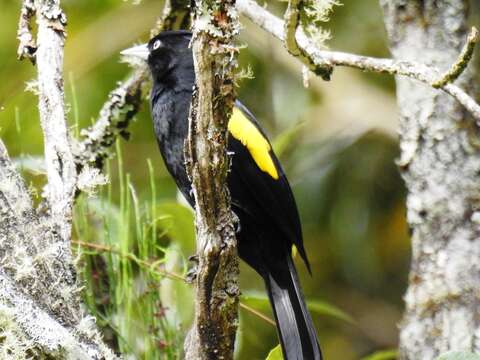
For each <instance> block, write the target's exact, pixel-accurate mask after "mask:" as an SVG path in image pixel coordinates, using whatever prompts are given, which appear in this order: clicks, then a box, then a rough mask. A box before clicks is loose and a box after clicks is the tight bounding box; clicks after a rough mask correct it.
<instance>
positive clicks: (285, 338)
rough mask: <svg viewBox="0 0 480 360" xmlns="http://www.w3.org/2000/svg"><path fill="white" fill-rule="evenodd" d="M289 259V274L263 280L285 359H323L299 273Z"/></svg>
mask: <svg viewBox="0 0 480 360" xmlns="http://www.w3.org/2000/svg"><path fill="white" fill-rule="evenodd" d="M287 257H288V259H287V262H288V273H285V274H282V275H283V276H278V275H277V276H274V275H272V274H267V275H266V276H265V277H264V279H265V284H266V287H267V290H268V295H269V298H270V302H271V304H272V308H273V312H274V315H275V319H276V320H277V329H278V334H279V337H280V343H281V345H282V351H283V356H284V359H286V360H321V359H322V353H321V351H320V346H319V344H318V340H317V334H316V331H315V327H314V325H313V321H312V318H311V316H310V313H309V312H308V310H307V306H306V304H305V301H304V300H303V293H302V290H301V288H300V283H299V281H298V275H297V271H296V269H295V265H294V264H293V261H292V258H291V257H290V256H289V255H288V256H287Z"/></svg>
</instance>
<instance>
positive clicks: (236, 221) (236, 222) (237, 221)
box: [232, 211, 242, 234]
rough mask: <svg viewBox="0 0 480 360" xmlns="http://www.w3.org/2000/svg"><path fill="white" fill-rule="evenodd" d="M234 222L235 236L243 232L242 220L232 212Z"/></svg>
mask: <svg viewBox="0 0 480 360" xmlns="http://www.w3.org/2000/svg"><path fill="white" fill-rule="evenodd" d="M232 221H233V227H234V228H235V234H238V233H239V232H240V231H242V226H241V224H240V218H239V217H238V215H237V214H235V212H234V211H232Z"/></svg>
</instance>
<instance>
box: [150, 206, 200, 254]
mask: <svg viewBox="0 0 480 360" xmlns="http://www.w3.org/2000/svg"><path fill="white" fill-rule="evenodd" d="M156 213H157V215H158V217H157V219H156V220H157V224H156V226H157V227H160V228H161V229H162V230H165V231H166V232H167V234H168V236H169V237H170V238H171V239H172V240H174V241H175V242H177V243H178V244H179V245H180V246H181V248H182V250H183V251H184V252H185V253H186V254H190V253H193V252H194V249H195V228H194V225H193V220H194V219H193V213H192V211H191V210H190V209H189V208H187V207H186V206H184V205H181V204H179V203H177V202H175V201H166V202H162V203H161V204H159V205H158V206H157V212H156Z"/></svg>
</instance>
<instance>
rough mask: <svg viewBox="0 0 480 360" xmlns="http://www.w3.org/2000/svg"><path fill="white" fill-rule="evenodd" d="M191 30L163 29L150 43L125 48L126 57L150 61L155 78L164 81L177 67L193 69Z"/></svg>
mask: <svg viewBox="0 0 480 360" xmlns="http://www.w3.org/2000/svg"><path fill="white" fill-rule="evenodd" d="M191 38H192V34H191V33H190V32H189V31H185V30H177V31H163V32H161V33H160V34H158V35H157V36H155V37H153V38H152V39H151V40H150V41H149V42H148V43H146V44H142V45H137V46H134V47H131V48H129V49H126V50H123V51H122V52H121V54H122V55H123V56H126V57H135V58H139V59H141V60H144V61H146V62H147V63H148V66H149V67H150V71H151V72H152V76H153V79H154V80H157V81H162V79H164V78H165V77H166V76H168V74H170V73H172V71H173V70H175V69H182V70H189V71H190V70H191V71H193V57H192V50H191V49H190V47H189V44H190V40H191Z"/></svg>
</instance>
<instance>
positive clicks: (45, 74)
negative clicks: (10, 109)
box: [35, 0, 77, 253]
mask: <svg viewBox="0 0 480 360" xmlns="http://www.w3.org/2000/svg"><path fill="white" fill-rule="evenodd" d="M35 8H36V9H37V13H36V15H37V25H38V33H37V45H38V48H37V51H36V62H37V69H38V79H37V86H38V94H39V95H38V97H39V112H40V123H41V125H42V130H43V135H44V144H45V146H44V147H45V164H46V170H47V179H48V183H47V186H46V199H47V202H48V207H49V212H50V216H51V219H52V225H54V226H55V227H56V230H57V231H58V233H59V234H60V238H61V240H62V242H63V243H64V244H63V245H64V247H65V251H66V253H69V252H70V233H71V222H72V207H73V195H74V193H75V188H76V177H77V172H76V170H75V163H74V161H73V154H72V151H71V147H70V137H69V134H68V127H67V122H66V110H65V104H64V93H63V46H64V41H65V25H66V22H67V20H66V17H65V14H64V13H63V11H62V9H61V8H60V3H59V1H54V0H37V1H35Z"/></svg>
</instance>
